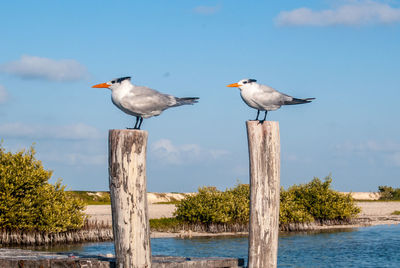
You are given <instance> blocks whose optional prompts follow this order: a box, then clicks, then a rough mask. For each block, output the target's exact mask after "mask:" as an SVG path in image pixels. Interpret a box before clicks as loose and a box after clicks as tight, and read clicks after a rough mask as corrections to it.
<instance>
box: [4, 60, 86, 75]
mask: <svg viewBox="0 0 400 268" xmlns="http://www.w3.org/2000/svg"><path fill="white" fill-rule="evenodd" d="M0 71H2V72H5V73H9V74H13V75H16V76H18V77H21V78H24V79H44V80H51V81H76V80H81V79H84V78H86V77H87V76H88V71H87V69H86V67H85V66H83V65H82V64H80V63H79V62H77V61H76V60H70V59H64V60H53V59H49V58H41V57H36V56H29V55H23V56H21V58H20V59H19V60H16V61H11V62H7V63H5V64H2V65H0Z"/></svg>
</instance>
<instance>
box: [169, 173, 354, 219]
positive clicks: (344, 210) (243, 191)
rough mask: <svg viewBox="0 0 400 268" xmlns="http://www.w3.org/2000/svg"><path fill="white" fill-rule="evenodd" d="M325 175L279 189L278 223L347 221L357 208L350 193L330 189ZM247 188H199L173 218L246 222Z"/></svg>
mask: <svg viewBox="0 0 400 268" xmlns="http://www.w3.org/2000/svg"><path fill="white" fill-rule="evenodd" d="M331 182H332V179H331V178H330V177H329V176H328V177H326V178H325V180H324V181H323V182H322V181H321V180H320V179H318V178H314V179H313V180H312V181H311V182H309V183H307V184H300V185H294V186H291V187H289V188H288V189H287V190H285V189H283V188H282V189H281V194H280V215H279V218H280V223H281V224H287V223H302V222H312V221H325V220H348V219H351V218H353V217H354V216H356V215H357V214H358V213H359V212H360V209H359V208H358V207H357V206H356V205H355V202H354V200H353V198H352V197H351V195H350V194H342V193H339V192H337V191H334V190H332V189H331V188H330V185H331ZM249 204H250V189H249V185H247V184H238V185H237V186H236V187H235V188H232V189H227V190H226V191H225V192H223V191H219V190H217V189H216V188H215V187H201V188H199V190H198V193H197V194H195V195H190V196H186V197H185V198H184V199H183V200H182V201H181V202H180V203H179V204H177V206H176V207H177V209H176V211H175V216H176V217H177V219H179V220H181V221H185V222H189V223H199V224H232V223H241V224H243V223H247V222H248V220H249Z"/></svg>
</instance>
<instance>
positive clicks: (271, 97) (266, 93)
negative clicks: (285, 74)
mask: <svg viewBox="0 0 400 268" xmlns="http://www.w3.org/2000/svg"><path fill="white" fill-rule="evenodd" d="M254 97H255V98H254V101H255V102H257V103H258V104H259V105H260V106H263V107H269V106H281V105H283V104H284V103H285V102H286V101H290V100H292V99H293V98H292V97H291V96H289V95H286V94H283V93H281V92H279V91H277V90H276V89H274V88H272V87H270V86H267V85H260V87H259V89H258V90H257V91H256V93H255V96H254Z"/></svg>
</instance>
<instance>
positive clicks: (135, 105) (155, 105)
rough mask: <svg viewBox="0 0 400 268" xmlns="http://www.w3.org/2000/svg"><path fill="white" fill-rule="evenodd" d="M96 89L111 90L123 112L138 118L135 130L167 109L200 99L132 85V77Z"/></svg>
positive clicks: (110, 82) (112, 81)
mask: <svg viewBox="0 0 400 268" xmlns="http://www.w3.org/2000/svg"><path fill="white" fill-rule="evenodd" d="M92 87H95V88H108V89H111V91H112V93H111V100H112V102H113V103H114V104H115V106H117V107H118V108H119V109H121V110H122V111H123V112H125V113H127V114H129V115H133V116H136V123H135V127H134V128H133V129H140V126H141V125H142V122H143V118H149V117H152V116H157V115H160V114H161V113H162V112H163V111H164V110H165V109H168V108H170V107H176V106H181V105H185V104H193V103H197V100H198V99H199V98H197V97H191V98H177V97H174V96H172V95H168V94H163V93H160V92H158V91H156V90H154V89H151V88H148V87H144V86H137V85H134V84H132V83H131V78H130V77H121V78H116V79H113V80H111V81H109V82H106V83H102V84H98V85H94V86H92ZM138 123H139V124H138Z"/></svg>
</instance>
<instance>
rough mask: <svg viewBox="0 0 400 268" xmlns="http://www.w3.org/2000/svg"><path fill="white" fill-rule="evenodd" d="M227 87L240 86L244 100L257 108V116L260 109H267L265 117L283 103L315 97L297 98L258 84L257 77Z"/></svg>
mask: <svg viewBox="0 0 400 268" xmlns="http://www.w3.org/2000/svg"><path fill="white" fill-rule="evenodd" d="M227 87H238V88H239V89H240V96H241V97H242V99H243V101H244V102H245V103H246V104H247V105H248V106H250V107H252V108H254V109H257V118H256V120H258V116H259V115H260V111H265V114H264V119H263V120H262V121H261V122H263V121H265V118H266V117H267V113H268V111H274V110H276V109H279V108H280V107H281V106H282V105H293V104H302V103H309V102H311V101H312V100H314V99H315V98H306V99H297V98H293V97H292V96H289V95H286V94H283V93H281V92H279V91H277V90H275V89H273V88H272V87H270V86H267V85H262V84H258V83H257V80H255V79H243V80H240V81H239V82H237V83H234V84H230V85H227Z"/></svg>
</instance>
